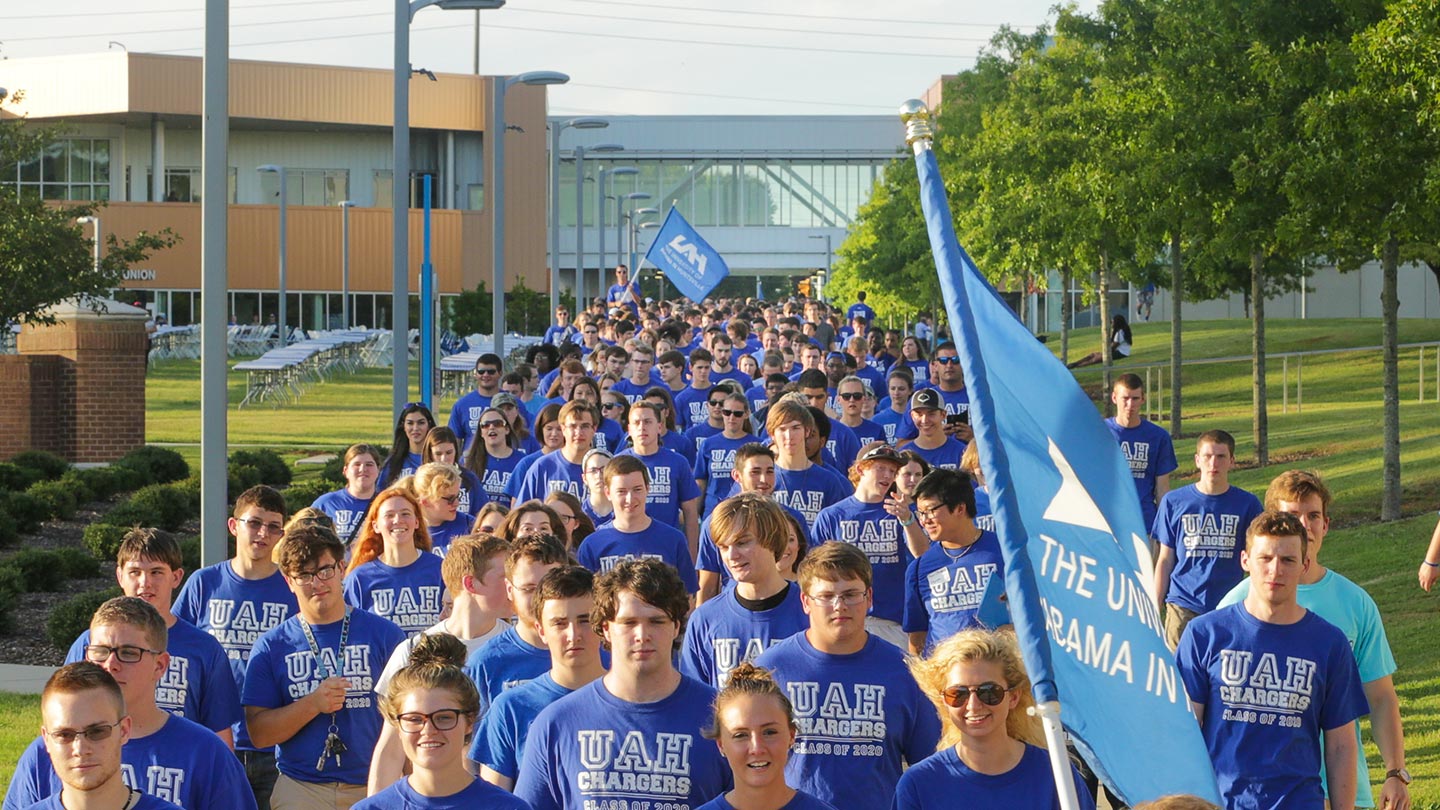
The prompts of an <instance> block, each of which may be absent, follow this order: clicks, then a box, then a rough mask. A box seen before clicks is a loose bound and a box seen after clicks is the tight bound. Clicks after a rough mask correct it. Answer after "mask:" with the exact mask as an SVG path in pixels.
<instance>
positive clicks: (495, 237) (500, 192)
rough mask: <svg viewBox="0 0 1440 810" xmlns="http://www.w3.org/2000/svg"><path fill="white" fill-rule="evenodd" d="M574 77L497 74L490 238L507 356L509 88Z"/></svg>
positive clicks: (498, 342)
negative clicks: (506, 280)
mask: <svg viewBox="0 0 1440 810" xmlns="http://www.w3.org/2000/svg"><path fill="white" fill-rule="evenodd" d="M568 81H570V77H569V76H567V75H565V74H564V73H558V72H556V71H553V70H532V71H530V72H528V73H521V74H518V75H515V76H510V77H508V78H505V79H502V78H500V77H499V76H496V77H495V136H494V145H493V147H492V148H491V150H490V153H491V157H492V160H493V164H494V167H493V169H492V172H493V175H494V176H493V177H491V178H490V199H491V205H493V206H494V207H495V211H494V216H493V217H492V221H493V222H494V230H493V231H492V234H491V238H490V246H491V256H492V258H491V264H492V265H493V266H492V267H491V282H492V283H493V284H494V295H493V296H492V300H493V301H494V302H495V305H494V307H493V309H492V312H493V313H494V315H493V316H492V319H493V323H492V324H491V326H492V330H493V331H494V333H495V340H494V344H495V345H494V352H495V354H497V355H499V356H500V359H501V360H504V359H505V91H507V90H509V89H510V87H511V86H512V85H516V84H528V85H532V86H540V85H551V84H565V83H566V82H568Z"/></svg>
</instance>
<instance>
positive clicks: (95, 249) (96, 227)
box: [75, 216, 101, 273]
mask: <svg viewBox="0 0 1440 810" xmlns="http://www.w3.org/2000/svg"><path fill="white" fill-rule="evenodd" d="M75 221H76V222H79V223H81V224H82V225H90V226H92V228H91V230H92V231H93V236H94V239H93V241H92V243H91V245H90V252H91V254H92V257H93V258H92V263H93V264H94V266H95V272H96V273H99V272H100V238H101V229H100V217H96V216H88V217H79V218H77V219H76V220H75Z"/></svg>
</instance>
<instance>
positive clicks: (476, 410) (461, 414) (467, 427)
mask: <svg viewBox="0 0 1440 810" xmlns="http://www.w3.org/2000/svg"><path fill="white" fill-rule="evenodd" d="M491 399H493V397H491V396H487V395H485V394H482V393H480V392H479V391H470V392H469V393H467V394H465V396H463V397H460V398H459V399H457V400H455V405H454V406H453V407H451V408H450V423H449V424H450V429H451V430H452V431H454V432H455V438H457V439H459V440H460V445H461V446H460V447H459V448H457V449H458V450H460V451H461V452H464V451H465V448H467V447H469V446H470V442H472V441H474V439H475V427H476V425H479V424H480V414H482V413H485V409H487V408H489V407H490V400H491Z"/></svg>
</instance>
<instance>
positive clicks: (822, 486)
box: [775, 464, 855, 537]
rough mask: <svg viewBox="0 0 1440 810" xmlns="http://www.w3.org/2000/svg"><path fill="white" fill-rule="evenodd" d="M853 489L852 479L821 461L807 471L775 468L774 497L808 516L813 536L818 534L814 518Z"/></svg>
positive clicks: (807, 526)
mask: <svg viewBox="0 0 1440 810" xmlns="http://www.w3.org/2000/svg"><path fill="white" fill-rule="evenodd" d="M854 492H855V487H853V486H851V485H850V482H849V481H847V480H846V479H844V478H842V477H841V476H840V475H839V473H836V472H835V471H834V470H830V469H826V468H825V467H822V466H821V465H819V464H811V465H810V466H809V467H808V468H807V469H804V470H787V469H785V468H783V467H780V466H779V465H776V467H775V500H776V501H778V502H779V503H780V505H782V506H788V507H790V508H791V509H794V510H795V511H797V512H799V513H800V514H802V515H804V516H805V528H806V529H807V530H809V532H810V536H811V537H816V536H817V535H816V534H815V518H817V517H819V516H820V510H821V509H824V508H825V507H827V506H833V505H834V504H837V503H839V502H841V501H843V500H845V499H846V498H848V497H850V496H851V495H852V494H853V493H854Z"/></svg>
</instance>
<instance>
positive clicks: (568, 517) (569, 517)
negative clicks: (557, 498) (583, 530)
mask: <svg viewBox="0 0 1440 810" xmlns="http://www.w3.org/2000/svg"><path fill="white" fill-rule="evenodd" d="M555 514H556V515H559V517H560V522H561V523H574V522H575V521H577V520H579V518H577V517H575V516H574V515H561V514H560V513H559V512H556V513H555Z"/></svg>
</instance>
